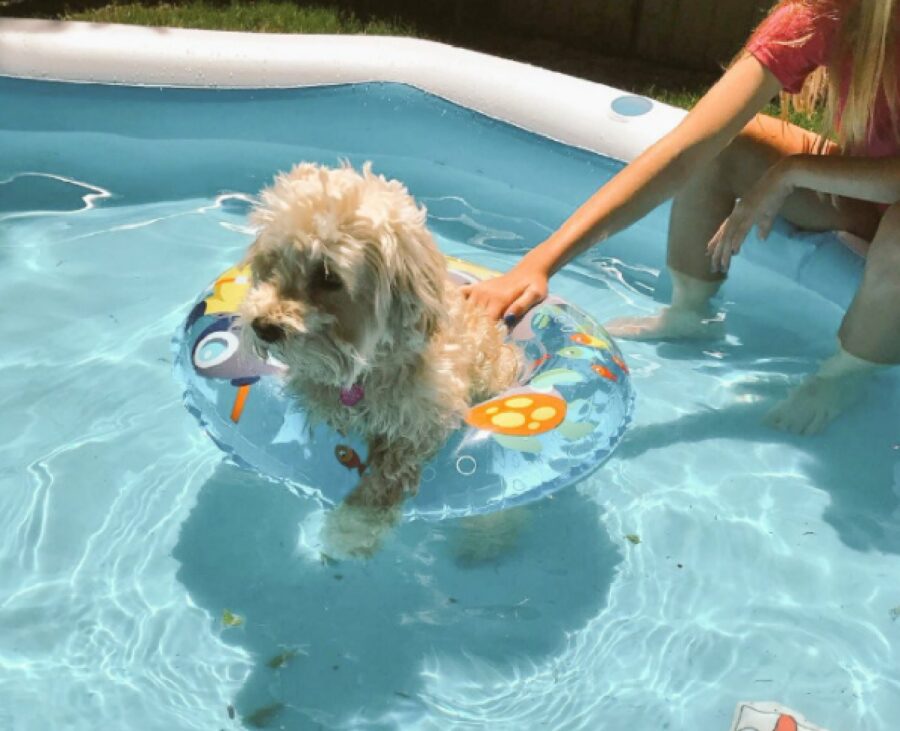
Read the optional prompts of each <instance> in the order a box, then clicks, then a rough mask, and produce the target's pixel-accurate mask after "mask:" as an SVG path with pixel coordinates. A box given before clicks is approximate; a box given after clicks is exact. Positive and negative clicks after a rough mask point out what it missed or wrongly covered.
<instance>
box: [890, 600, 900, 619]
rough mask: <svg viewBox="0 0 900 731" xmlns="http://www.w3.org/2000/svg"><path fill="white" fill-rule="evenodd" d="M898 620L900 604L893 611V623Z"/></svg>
mask: <svg viewBox="0 0 900 731" xmlns="http://www.w3.org/2000/svg"><path fill="white" fill-rule="evenodd" d="M898 619H900V604H898V605H897V606H896V607H894V608H893V609H892V610H891V621H892V622H896V621H897V620H898Z"/></svg>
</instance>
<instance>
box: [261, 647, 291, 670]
mask: <svg viewBox="0 0 900 731" xmlns="http://www.w3.org/2000/svg"><path fill="white" fill-rule="evenodd" d="M295 657H297V651H296V650H285V651H284V652H282V653H279V654H278V655H275V657H273V658H272V659H271V660H269V662H267V663H266V665H268V666H269V667H270V668H272V670H278V668H283V667H284V666H285V665H287V664H288V662H289V661H290V660H293V659H294V658H295Z"/></svg>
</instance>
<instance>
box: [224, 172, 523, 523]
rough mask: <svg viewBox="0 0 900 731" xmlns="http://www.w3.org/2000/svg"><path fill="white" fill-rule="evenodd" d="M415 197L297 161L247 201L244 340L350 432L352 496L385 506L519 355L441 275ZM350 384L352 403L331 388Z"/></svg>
mask: <svg viewBox="0 0 900 731" xmlns="http://www.w3.org/2000/svg"><path fill="white" fill-rule="evenodd" d="M425 217H426V214H425V210H424V209H423V208H419V207H418V206H417V205H416V203H415V201H414V200H413V198H412V197H411V196H410V195H409V193H408V192H407V191H406V189H405V188H404V187H403V185H401V184H400V183H399V182H397V181H395V180H386V179H385V178H384V177H382V176H379V175H375V174H373V173H372V171H371V166H370V165H369V164H366V165H365V166H364V167H363V170H362V172H361V173H359V172H357V171H355V170H353V169H352V168H350V167H349V166H347V165H344V166H342V167H340V168H337V169H328V168H325V167H321V166H318V165H313V164H301V165H297V166H296V167H295V168H294V169H293V170H291V171H290V172H289V173H287V174H282V175H279V176H278V177H276V179H275V182H274V184H273V185H272V186H271V187H269V188H267V189H265V190H264V191H263V192H262V194H261V197H260V203H259V205H258V207H257V208H256V209H255V211H254V213H253V214H252V221H253V223H254V224H255V225H256V226H258V227H259V233H258V236H257V238H256V241H255V242H254V243H253V245H252V246H251V247H250V250H249V252H248V255H247V263H249V264H250V265H251V267H252V270H253V286H252V288H251V290H250V293H249V294H248V296H247V298H246V300H245V302H244V304H243V307H242V310H241V316H242V318H243V320H244V322H245V323H246V324H247V325H249V327H245V328H244V332H245V333H247V334H248V335H249V336H250V343H249V344H250V345H251V347H254V348H255V349H256V350H258V351H260V352H271V353H272V354H273V355H275V356H276V357H277V358H278V359H279V360H281V361H282V362H284V363H285V364H286V365H287V367H288V381H287V383H288V387H289V389H290V390H291V391H292V392H293V393H294V394H296V396H297V397H298V398H299V399H301V400H302V403H303V405H304V407H305V408H306V409H307V410H308V412H309V413H310V414H311V416H312V417H314V418H318V419H322V420H324V421H326V422H327V423H329V424H330V425H331V426H333V427H334V428H335V429H337V430H338V431H340V432H347V431H350V430H353V431H356V432H359V433H361V434H362V435H363V436H364V437H365V439H366V441H367V443H368V449H369V454H368V460H367V466H366V469H365V472H364V473H363V475H362V477H361V479H360V483H359V486H358V487H357V489H356V490H354V492H353V493H352V494H351V495H350V496H349V497H348V498H347V503H348V504H352V505H361V506H367V507H370V508H376V509H388V508H390V507H391V506H394V505H396V504H398V503H399V502H400V501H402V499H403V497H404V496H405V495H407V494H411V493H414V492H415V491H416V490H417V489H418V484H419V477H420V472H421V467H422V465H423V463H424V462H425V461H426V460H427V459H428V458H429V457H431V456H432V455H433V454H434V453H435V452H436V451H437V449H438V448H439V447H440V446H441V444H442V443H443V442H444V440H445V439H446V437H447V436H448V434H449V432H450V431H451V430H452V429H454V428H456V427H457V426H459V425H460V423H461V419H462V417H463V415H464V413H465V411H466V410H467V408H468V406H469V405H470V404H471V402H472V401H473V400H474V399H480V398H484V397H487V396H490V395H493V394H495V393H497V392H499V391H501V390H503V389H504V388H506V387H508V386H509V385H511V384H512V383H513V382H514V381H515V379H516V377H517V375H518V372H519V368H520V364H521V354H520V353H519V351H518V350H517V349H516V348H515V347H514V346H512V345H510V344H508V343H505V342H504V331H503V330H502V327H501V326H499V325H498V323H496V322H494V321H492V320H491V319H490V318H489V317H488V316H487V315H486V313H484V312H483V311H482V310H481V308H479V307H478V306H477V305H474V304H472V303H469V302H468V301H467V300H466V299H465V298H464V297H463V296H462V294H461V293H460V292H459V290H458V288H457V287H456V285H454V284H453V283H452V282H450V281H449V280H448V279H447V269H446V263H445V260H444V257H443V256H442V255H441V253H440V252H439V251H438V249H437V247H436V246H435V243H434V240H433V239H432V237H431V234H430V233H429V231H428V229H427V228H426V225H425ZM354 384H358V385H361V386H362V388H363V389H364V397H363V398H362V400H361V401H359V403H357V404H356V405H355V406H345V405H344V404H343V403H342V402H341V389H342V388H344V389H346V388H349V387H352V386H353V385H354Z"/></svg>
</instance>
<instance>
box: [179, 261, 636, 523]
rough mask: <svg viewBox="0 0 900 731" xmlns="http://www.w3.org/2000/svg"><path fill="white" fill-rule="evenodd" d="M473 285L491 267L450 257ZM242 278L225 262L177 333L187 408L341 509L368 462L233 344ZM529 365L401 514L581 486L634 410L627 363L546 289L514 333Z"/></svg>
mask: <svg viewBox="0 0 900 731" xmlns="http://www.w3.org/2000/svg"><path fill="white" fill-rule="evenodd" d="M448 265H449V269H450V275H451V277H453V278H454V279H455V280H456V281H457V282H458V283H460V284H463V283H471V282H474V281H477V280H479V279H484V278H486V277H490V276H494V275H495V273H494V272H491V271H489V270H486V269H483V268H481V267H478V266H476V265H473V264H470V263H468V262H464V261H462V260H458V259H449V258H448ZM249 287H250V272H249V270H247V269H240V268H232V269H229V270H228V271H226V272H224V273H223V274H222V275H221V276H219V278H218V279H216V281H215V282H214V283H213V284H212V285H211V286H210V287H209V288H208V289H207V290H206V291H204V292H203V294H202V295H201V296H200V298H199V299H198V301H197V302H196V304H195V305H194V307H193V309H192V310H191V312H190V314H189V315H188V317H187V320H186V321H185V323H184V325H183V326H182V327H181V328H180V329H179V332H178V334H177V335H176V338H175V343H174V345H175V349H176V361H175V363H176V372H177V374H178V376H179V378H180V379H181V380H182V382H183V384H184V401H185V405H186V407H187V409H188V410H189V411H190V412H191V413H192V414H193V415H194V416H195V417H196V418H197V419H198V420H199V422H200V424H201V425H202V426H203V427H204V428H205V430H206V431H207V433H208V434H209V435H210V437H212V439H213V440H214V441H215V443H216V444H217V445H218V446H219V447H220V448H221V449H222V450H223V451H224V452H225V453H226V454H227V455H228V456H229V457H230V458H231V460H232V461H234V462H235V463H237V464H239V465H241V466H244V467H249V468H250V469H252V470H254V471H256V472H259V473H260V474H262V475H264V476H267V477H269V478H273V479H276V480H287V481H290V482H291V483H292V484H295V485H297V486H298V487H299V488H300V489H302V490H304V491H307V492H309V493H311V494H316V495H319V496H320V497H321V498H322V499H324V500H325V501H326V502H329V503H332V504H336V503H339V502H340V501H341V500H342V499H343V497H344V496H345V495H346V494H347V493H349V492H350V491H351V490H352V489H353V487H354V486H355V484H356V481H357V480H358V479H359V476H360V475H361V474H362V473H363V470H364V469H365V459H366V457H365V445H364V443H363V442H362V441H361V440H360V439H358V438H354V437H353V436H352V435H351V436H347V437H344V436H341V435H340V434H338V433H337V432H336V431H334V430H332V429H331V428H330V427H328V426H326V425H324V424H317V425H313V424H310V423H309V421H308V420H307V418H306V415H305V414H304V412H303V408H302V406H301V405H300V404H299V403H298V402H297V401H296V400H295V399H293V398H291V397H290V396H288V395H286V394H285V393H284V391H283V389H282V382H281V378H280V375H281V373H282V371H283V366H282V365H281V364H280V363H278V362H277V361H274V360H271V359H270V360H268V361H264V360H262V359H260V358H258V357H257V356H256V355H254V354H251V353H247V352H245V351H243V350H241V349H240V348H239V347H238V343H239V339H240V328H241V323H240V321H239V319H238V317H237V314H236V313H237V311H238V308H239V306H240V303H241V301H242V300H243V298H244V296H245V295H246V293H247V291H248V289H249ZM510 337H511V338H512V339H513V340H514V341H515V342H516V343H517V344H518V345H519V347H521V348H522V350H523V351H524V353H525V359H526V363H527V364H528V365H527V366H526V368H525V372H524V373H523V374H522V375H521V377H520V379H519V382H518V383H517V384H516V386H515V387H514V388H511V389H509V390H507V391H505V392H504V393H501V394H500V395H498V396H496V397H494V398H492V399H489V400H487V401H484V402H482V403H478V404H474V405H473V406H472V407H471V409H470V410H469V412H468V414H467V416H466V419H465V421H466V423H465V425H464V426H463V427H461V428H460V429H458V430H457V431H456V432H455V433H454V434H452V435H451V437H450V438H449V440H448V441H447V443H446V444H445V445H444V447H443V449H442V450H441V451H440V452H439V453H438V454H437V455H436V456H435V457H434V459H433V460H431V462H430V463H429V464H428V465H426V466H425V468H424V470H423V476H422V482H421V485H420V488H419V493H418V495H416V496H415V497H413V498H410V499H408V500H407V501H406V503H405V513H406V515H407V516H408V517H415V518H425V519H441V518H447V517H455V516H463V515H472V514H475V513H486V512H491V511H495V510H499V509H501V508H505V507H510V506H512V505H517V504H522V503H526V502H530V501H532V500H536V499H538V498H540V497H541V496H543V495H547V494H548V493H551V492H554V491H556V490H559V489H561V488H563V487H566V486H567V485H570V484H572V483H573V482H576V481H578V480H580V479H582V478H584V477H585V476H587V475H588V474H590V473H591V472H593V471H594V470H595V469H597V468H598V467H599V466H600V465H601V464H602V463H603V462H604V460H605V459H606V458H607V457H608V456H609V455H610V454H611V452H612V451H613V449H614V448H615V446H616V444H617V443H618V442H619V439H620V438H621V436H622V434H623V433H624V431H625V429H626V427H627V425H628V423H629V421H630V418H631V410H632V404H633V400H634V399H633V393H632V387H631V381H630V378H629V374H628V366H627V365H626V364H625V361H624V359H623V358H622V355H621V353H620V352H619V350H618V348H617V347H616V345H615V343H614V342H613V341H612V339H611V338H610V337H609V335H608V334H607V333H606V332H605V331H604V330H603V328H602V327H600V325H599V324H597V323H596V322H595V321H594V320H592V319H591V318H590V317H589V316H588V315H586V314H585V313H583V312H581V311H580V310H579V309H577V308H576V307H574V306H572V305H571V304H569V303H567V302H565V301H563V300H562V299H559V298H558V297H554V296H552V295H551V296H550V297H548V298H547V299H546V300H545V301H544V302H543V303H541V304H540V305H538V306H537V307H536V308H534V309H533V310H532V311H531V312H530V313H529V314H528V315H527V316H526V317H525V318H523V320H522V321H521V322H520V323H519V324H518V325H517V326H516V327H515V328H514V329H513V331H512V332H511V333H510Z"/></svg>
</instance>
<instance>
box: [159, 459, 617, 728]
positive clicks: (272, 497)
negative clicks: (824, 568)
mask: <svg viewBox="0 0 900 731" xmlns="http://www.w3.org/2000/svg"><path fill="white" fill-rule="evenodd" d="M316 509H317V504H316V503H315V501H313V500H311V499H303V498H298V497H295V496H294V495H292V494H291V492H290V491H289V490H288V489H286V488H284V487H282V486H278V485H274V484H270V483H268V482H265V481H263V480H261V479H259V478H257V477H254V476H253V475H250V474H248V473H246V472H243V471H240V470H238V469H237V468H233V467H230V466H227V465H223V466H221V467H220V468H218V469H217V471H216V472H215V473H214V475H213V476H212V478H211V479H210V480H209V481H208V482H207V483H206V484H205V485H204V486H203V488H202V489H201V492H200V494H199V496H198V501H197V504H196V506H195V507H194V509H193V511H192V513H191V514H190V516H189V518H188V520H187V521H186V522H185V523H184V525H183V526H182V531H181V536H180V540H179V543H178V545H177V546H176V549H175V551H174V557H175V558H176V559H177V560H178V561H179V562H180V563H181V568H180V570H179V573H178V578H179V580H180V581H181V582H182V583H183V585H184V586H185V587H186V588H187V589H188V591H189V592H190V594H191V596H192V598H193V600H194V601H195V602H196V603H197V604H198V605H199V606H201V607H204V608H205V609H207V610H208V611H209V612H210V614H211V615H212V616H213V617H214V618H216V619H215V621H217V622H218V623H219V626H220V627H221V632H222V636H223V638H224V639H225V641H226V642H229V643H233V644H235V645H239V646H240V647H242V648H243V649H244V650H246V651H247V652H248V653H250V654H251V655H252V656H253V657H254V659H255V667H254V668H253V671H252V672H251V675H250V677H249V679H248V681H247V682H246V684H245V685H244V687H243V689H242V690H241V692H240V693H239V694H238V697H237V698H236V699H235V703H234V705H235V707H236V712H237V715H240V716H242V717H243V719H244V722H245V723H247V725H248V726H254V725H256V726H260V727H269V726H271V727H273V728H278V727H283V728H288V729H294V728H315V727H316V726H317V724H321V725H322V727H323V728H329V727H331V726H333V725H337V724H338V723H339V722H340V721H341V720H346V719H347V718H348V717H351V716H353V715H354V714H356V713H361V714H364V716H365V717H366V718H369V719H371V718H377V717H378V716H379V715H380V714H381V713H383V712H385V711H387V710H388V709H389V708H396V707H397V706H398V705H399V706H403V705H405V704H409V705H410V706H411V708H410V710H414V709H415V707H417V706H418V704H419V703H420V702H421V701H419V700H418V698H417V694H418V693H419V692H420V691H422V689H423V688H422V685H423V680H422V676H421V673H422V671H423V669H424V667H425V666H426V665H427V663H428V661H429V660H430V659H431V658H446V659H449V660H457V659H458V660H460V661H462V660H464V659H465V658H466V657H467V656H474V657H477V658H479V659H481V660H484V661H487V662H488V663H491V664H493V665H495V666H498V667H509V666H511V665H518V664H524V665H525V666H528V665H530V664H531V663H532V662H539V661H541V660H542V659H544V658H546V657H547V656H548V655H551V654H553V653H554V652H556V651H557V650H558V649H559V647H560V645H561V643H563V641H564V639H565V636H566V634H567V633H568V632H571V631H573V630H576V629H578V628H580V627H581V626H583V625H584V624H585V622H587V621H588V619H589V618H591V617H594V616H596V615H597V613H598V611H599V610H600V608H602V607H603V606H605V604H606V602H607V598H608V593H609V587H610V584H611V582H612V578H613V574H614V571H615V568H616V566H617V565H618V563H619V562H620V560H621V555H620V554H619V553H618V552H617V551H616V550H615V549H614V547H613V545H612V544H611V543H610V541H609V539H608V537H607V536H606V534H605V532H604V531H603V530H602V528H601V527H600V525H601V524H600V521H599V514H598V508H597V506H596V505H595V504H594V503H592V502H589V501H588V500H587V499H586V498H584V497H582V496H580V495H579V494H578V493H577V492H576V491H575V490H573V489H569V490H565V491H562V492H561V493H557V494H556V496H554V499H548V500H544V501H542V502H540V503H538V504H536V505H534V506H531V507H528V508H526V510H527V511H528V513H529V516H528V517H529V519H528V520H527V521H526V523H525V525H524V527H523V529H522V531H521V533H520V535H519V539H518V541H517V543H516V545H514V546H513V547H511V548H510V550H509V551H508V552H506V553H505V554H503V555H501V556H499V557H497V558H495V559H493V560H488V561H485V562H483V563H477V562H476V563H472V562H471V561H460V560H458V559H459V556H458V555H456V556H454V548H453V547H454V545H455V544H456V543H457V542H458V540H459V538H460V536H459V532H460V530H461V525H460V522H459V521H447V522H443V523H424V522H414V523H408V524H405V525H403V526H401V527H400V529H399V530H398V532H397V535H396V537H395V539H394V540H393V541H392V542H391V543H390V544H389V545H388V546H387V547H386V548H385V549H384V550H383V551H382V552H381V553H380V554H379V555H378V556H376V557H375V558H374V559H372V560H370V561H368V562H341V563H333V562H325V563H321V562H313V561H310V560H309V559H305V558H303V557H301V556H300V555H299V554H298V551H297V549H296V546H297V541H298V535H299V526H300V524H301V523H302V522H303V521H304V519H305V518H306V517H307V516H308V515H309V514H310V513H311V512H312V511H313V510H316ZM225 610H228V611H229V612H232V613H234V614H236V615H239V616H240V617H241V618H242V619H243V622H242V624H241V625H240V626H236V627H230V628H229V627H225V626H224V623H223V622H222V619H221V618H222V616H223V612H224V611H225ZM224 713H225V709H223V716H222V719H224V718H225V716H224ZM220 720H221V719H215V720H214V721H213V722H214V723H219V722H220ZM367 728H371V726H367Z"/></svg>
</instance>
